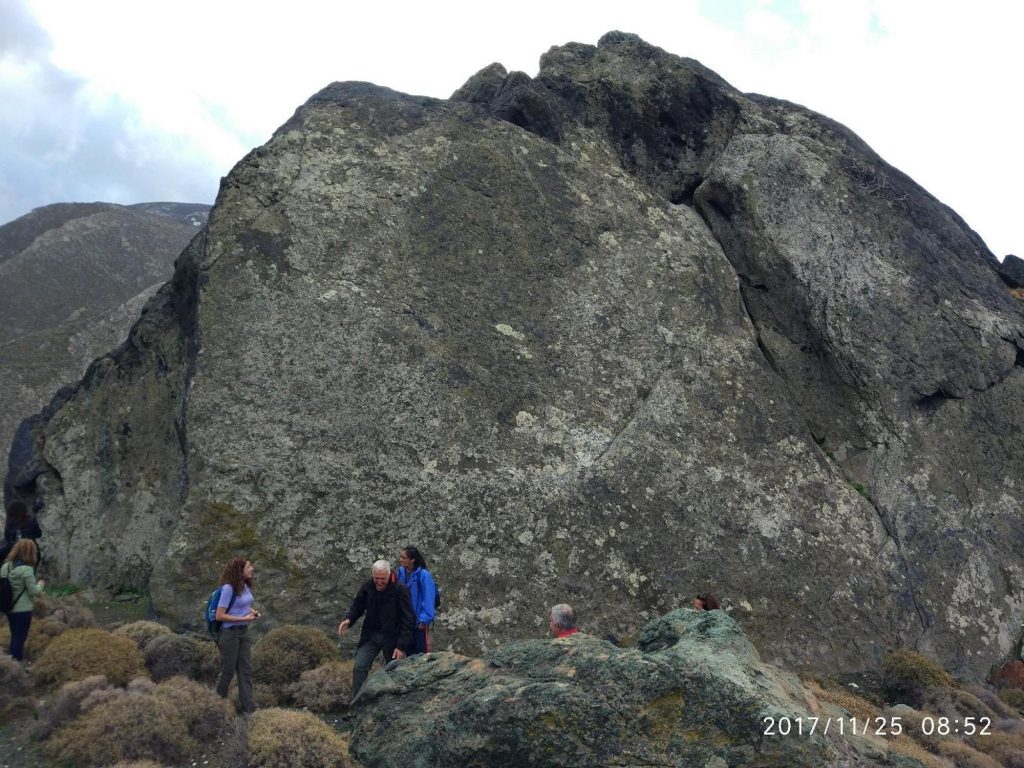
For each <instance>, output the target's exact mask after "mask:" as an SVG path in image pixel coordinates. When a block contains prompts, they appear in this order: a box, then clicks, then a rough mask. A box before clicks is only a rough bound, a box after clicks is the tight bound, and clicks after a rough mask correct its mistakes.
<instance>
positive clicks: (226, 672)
mask: <svg viewBox="0 0 1024 768" xmlns="http://www.w3.org/2000/svg"><path fill="white" fill-rule="evenodd" d="M217 646H218V647H219V648H220V676H219V677H218V678H217V694H218V695H219V696H220V697H221V698H222V699H226V698H227V696H228V690H229V689H230V688H231V678H232V677H234V675H235V674H236V673H237V674H238V702H239V704H241V705H242V711H243V712H255V711H256V701H255V699H253V697H252V641H251V640H250V639H249V628H248V627H240V628H238V629H228V628H227V627H224V628H222V629H221V631H220V635H219V636H218V637H217Z"/></svg>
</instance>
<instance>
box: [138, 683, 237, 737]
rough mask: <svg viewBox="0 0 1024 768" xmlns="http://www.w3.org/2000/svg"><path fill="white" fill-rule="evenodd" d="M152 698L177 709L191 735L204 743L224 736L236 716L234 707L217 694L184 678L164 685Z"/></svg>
mask: <svg viewBox="0 0 1024 768" xmlns="http://www.w3.org/2000/svg"><path fill="white" fill-rule="evenodd" d="M152 695H153V696H156V697H157V698H159V699H163V700H164V701H167V702H169V703H170V704H172V705H174V706H175V707H177V709H178V711H179V712H180V713H181V715H182V716H183V717H184V718H185V727H186V728H187V729H188V732H189V733H190V734H191V735H192V736H193V737H195V738H196V739H197V740H198V741H200V742H202V743H204V744H205V743H208V742H210V741H212V740H213V739H215V738H216V737H217V736H218V735H220V734H222V733H224V732H225V731H226V730H227V729H228V728H229V726H230V724H231V722H232V721H233V720H234V717H235V712H234V708H233V707H232V706H231V704H229V703H228V702H227V701H226V700H224V699H222V698H221V697H220V696H218V695H217V692H216V691H214V690H213V689H212V688H209V687H208V686H205V685H201V684H200V683H197V682H195V681H194V680H188V679H187V678H184V677H172V678H171V679H170V680H167V681H165V682H163V683H160V685H158V686H156V687H155V688H154V689H153V693H152Z"/></svg>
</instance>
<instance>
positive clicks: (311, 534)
mask: <svg viewBox="0 0 1024 768" xmlns="http://www.w3.org/2000/svg"><path fill="white" fill-rule="evenodd" d="M997 265H998V263H997V262H996V261H995V259H994V258H993V257H992V255H991V254H990V253H989V252H988V251H987V250H986V249H985V247H984V244H983V243H981V241H980V240H979V239H978V238H977V236H976V235H974V234H973V233H972V232H971V231H970V229H969V228H968V227H967V226H966V225H965V224H964V223H963V222H962V221H961V220H960V219H959V218H958V217H957V216H956V215H955V214H954V213H953V212H952V211H950V210H949V209H947V208H945V207H944V206H942V205H941V204H940V203H939V202H938V201H936V200H934V199H933V198H932V197H930V196H929V195H928V194H927V193H926V192H925V191H923V190H921V189H920V188H919V187H917V186H916V185H914V184H913V182H912V181H911V180H909V179H907V178H906V177H905V176H903V175H902V174H900V173H899V172H898V171H896V170H895V169H892V168H891V167H889V166H887V165H886V164H885V163H884V162H883V161H882V160H881V159H880V158H878V157H877V155H875V154H874V153H873V152H872V151H871V150H870V149H869V148H868V147H867V146H865V145H864V144H863V142H861V141H860V140H859V139H858V138H857V137H856V136H854V135H853V134H852V133H850V132H849V131H848V130H847V129H845V128H843V127H842V126H840V125H837V124H835V123H833V122H832V121H829V120H828V119H827V118H824V117H822V116H820V115H816V114H814V113H811V112H809V111H807V110H805V109H803V108H801V107H798V106H795V105H792V104H787V103H785V102H780V101H776V100H772V99H767V98H764V97H759V96H751V95H745V94H742V93H740V92H738V91H736V90H735V89H733V88H731V87H730V86H729V85H728V84H727V83H725V82H724V81H722V79H721V78H719V77H718V76H716V75H714V73H712V72H710V71H708V70H707V69H705V68H704V67H702V66H700V65H699V64H697V63H696V62H693V61H690V60H687V59H681V58H678V57H675V56H671V55H669V54H667V53H665V52H663V51H661V50H659V49H657V48H654V47H652V46H649V45H647V44H646V43H643V42H642V41H640V40H638V39H637V38H635V37H634V36H631V35H624V34H621V33H613V34H610V35H608V36H606V37H605V38H603V39H602V40H601V41H600V43H599V44H598V45H597V46H596V47H595V46H588V45H579V44H570V45H566V46H562V47H560V48H554V49H552V50H551V51H549V52H548V53H547V54H545V55H544V57H543V58H542V60H541V69H540V72H539V74H538V76H537V77H536V78H533V79H530V78H528V77H527V76H525V75H523V74H521V73H511V74H509V73H506V72H505V71H504V69H503V68H501V67H500V66H497V65H494V66H491V67H488V68H486V69H485V70H483V71H482V72H481V73H480V74H479V75H477V76H476V77H474V78H472V79H471V80H470V81H469V82H468V83H467V85H466V86H465V87H464V88H462V89H460V91H459V92H458V93H457V94H456V95H455V97H454V98H453V99H451V100H448V101H440V100H434V99H426V98H421V97H413V96H407V95H403V94H399V93H395V92H393V91H389V90H387V89H385V88H380V87H376V86H372V85H368V84H364V83H339V84H334V85H331V86H329V87H327V88H325V89H324V90H323V91H321V92H320V93H318V94H317V95H315V96H314V97H313V98H312V99H311V100H310V101H309V102H308V103H307V104H306V105H304V106H303V107H302V108H300V109H299V110H298V111H297V112H296V114H295V116H294V117H293V118H292V119H291V120H290V121H288V123H286V124H285V125H284V126H282V128H281V129H280V130H279V131H278V132H277V133H276V134H275V135H274V137H273V138H272V139H271V141H270V142H269V143H268V144H267V145H266V146H264V147H261V148H259V149H257V150H255V151H254V152H252V153H251V154H250V155H249V156H247V157H246V158H245V159H243V160H242V161H241V162H240V163H239V164H238V166H236V168H235V169H234V170H233V171H232V173H231V174H230V175H229V176H228V177H227V178H226V179H225V181H224V183H223V185H222V189H221V192H220V195H219V197H218V201H217V205H216V207H215V209H214V211H213V213H212V215H211V219H210V224H209V229H208V232H207V235H206V237H205V238H203V239H199V240H196V241H194V242H193V244H192V246H191V247H190V248H189V250H188V251H187V253H186V254H184V255H183V258H182V259H181V260H179V263H178V269H177V273H176V276H175V279H174V282H173V283H172V284H171V285H169V286H167V287H165V288H164V289H163V290H162V291H161V293H160V294H159V295H158V297H157V299H156V300H154V302H153V303H152V304H151V309H150V311H149V312H148V313H147V314H146V315H145V316H144V318H143V320H142V321H141V322H140V324H139V325H138V326H137V327H136V329H135V330H134V331H133V333H132V336H131V338H130V339H129V341H128V342H127V344H126V345H124V346H123V347H122V348H120V349H119V350H118V352H117V353H116V354H115V355H113V356H111V357H109V358H107V359H105V360H102V361H99V362H97V364H95V365H94V366H93V367H92V368H91V369H90V372H89V373H88V374H87V376H86V379H85V381H83V383H82V384H81V385H80V386H79V387H78V388H77V390H76V391H75V392H74V393H72V394H71V395H70V397H69V399H68V400H67V402H66V403H65V404H64V405H62V406H61V407H59V408H56V409H55V410H54V412H53V414H52V415H51V416H49V417H48V418H46V419H41V420H40V421H39V422H38V423H37V424H35V425H34V427H33V428H32V429H31V434H30V435H27V436H26V441H25V445H26V446H27V447H26V451H25V452H24V454H22V459H21V460H20V461H19V462H16V463H15V465H12V476H16V477H17V478H18V479H17V481H16V484H17V485H19V487H20V488H23V489H24V488H28V487H30V483H31V484H32V485H33V486H34V489H35V490H34V491H33V492H34V493H36V494H38V495H41V496H43V497H44V498H45V501H46V503H47V509H48V512H47V518H46V521H45V522H46V525H47V529H48V531H49V534H48V535H50V536H51V537H52V539H51V540H56V541H57V542H59V547H58V548H59V555H58V557H57V558H56V559H55V561H54V562H55V564H57V565H59V567H60V568H61V569H62V573H63V575H64V576H65V577H66V578H71V579H74V580H87V581H91V582H94V583H99V584H105V585H117V584H119V583H123V582H125V581H129V582H132V583H143V582H146V581H148V583H149V585H150V587H151V590H152V595H153V599H154V603H155V605H156V606H157V609H158V610H159V611H161V612H162V613H163V614H164V615H166V616H172V617H176V618H178V619H179V620H180V621H181V622H182V623H193V624H194V623H196V622H197V620H198V611H197V608H196V605H197V602H198V600H199V599H200V596H202V595H205V594H206V593H208V591H209V584H210V583H212V582H213V581H215V579H216V576H217V573H218V569H219V567H220V563H221V562H222V561H223V560H224V559H226V558H227V557H228V556H229V555H231V554H234V553H235V552H239V551H241V552H245V553H247V554H249V556H251V557H253V558H254V559H255V560H256V562H257V569H258V571H259V574H260V575H259V579H260V581H259V593H260V598H261V601H262V602H263V603H264V606H265V607H266V609H267V610H265V611H264V613H265V614H266V615H267V616H268V617H274V616H277V617H278V620H286V619H287V620H299V621H303V622H322V623H323V624H325V625H327V624H330V625H333V624H335V623H336V622H337V619H338V617H339V616H340V615H341V613H342V612H343V610H344V608H345V605H346V603H347V600H348V597H349V595H350V594H353V593H354V592H355V589H356V587H357V585H358V584H359V583H360V582H361V581H362V580H363V579H365V578H366V570H367V569H368V568H369V564H370V563H371V561H372V560H374V559H376V558H377V557H380V556H389V555H390V556H392V557H393V556H394V555H395V554H397V550H398V548H399V547H400V546H402V545H404V544H406V543H408V542H413V543H416V544H417V545H419V546H420V548H421V549H422V550H423V551H424V552H425V553H426V555H427V557H428V560H429V561H430V565H431V567H432V570H434V571H435V573H436V574H437V576H438V578H439V581H440V583H441V584H442V587H443V589H444V594H445V604H446V611H445V613H444V615H443V618H442V622H441V626H440V627H439V629H438V632H437V635H436V638H435V640H437V641H439V642H440V643H442V644H448V645H449V646H450V647H452V648H455V649H465V650H480V649H486V648H488V647H490V646H491V645H492V644H493V643H494V642H495V641H496V640H497V639H508V638H511V637H523V636H533V635H535V634H536V633H537V631H538V628H539V627H540V624H541V622H542V619H541V617H542V616H543V615H544V614H545V610H546V608H547V607H548V606H550V605H551V604H553V603H556V602H561V601H563V600H565V599H568V600H569V601H570V602H573V603H574V604H575V605H576V606H577V608H578V609H579V610H580V612H581V615H585V616H588V617H592V623H593V625H601V626H603V627H606V628H607V631H609V632H612V633H614V634H616V635H620V636H623V635H630V634H635V633H636V632H637V628H638V627H639V626H640V625H642V624H643V623H645V622H646V621H647V620H648V619H650V618H651V617H652V616H654V615H656V614H660V613H662V612H664V611H667V610H670V609H671V608H673V607H675V606H676V605H677V604H678V603H679V601H680V595H688V594H692V593H693V592H695V591H697V590H699V589H705V588H710V589H711V590H712V591H715V592H718V593H720V594H722V595H723V596H725V597H726V599H727V604H729V605H731V606H732V607H733V608H734V609H735V616H736V617H737V619H738V620H739V621H740V623H741V624H742V625H743V627H744V628H745V630H746V631H747V632H748V634H749V635H750V637H751V638H752V639H753V640H754V642H756V643H757V644H758V645H759V646H760V647H762V648H764V649H765V650H764V652H765V655H766V657H767V658H768V660H769V661H772V662H784V663H787V664H793V665H799V666H802V667H811V668H814V667H827V668H835V667H840V668H844V669H862V668H865V667H870V666H873V665H874V664H876V663H877V661H878V659H879V658H880V655H881V653H882V652H883V651H884V650H886V649H889V648H892V647H894V646H897V645H911V646H915V647H918V648H920V649H922V650H925V651H927V652H930V653H932V654H934V655H936V656H937V657H938V658H940V659H941V660H942V661H943V663H945V664H946V665H947V666H949V667H951V668H953V669H955V670H957V671H959V672H961V673H963V674H968V675H971V674H974V675H979V674H982V673H983V672H984V671H985V670H987V667H988V664H989V662H990V660H991V659H992V658H998V657H999V656H1001V655H1002V653H1003V652H1004V651H1005V650H1006V649H1008V648H1009V646H1010V645H1011V644H1012V642H1013V640H1014V638H1015V630H1016V622H1017V621H1018V616H1019V615H1020V612H1021V609H1022V607H1024V599H1022V595H1024V570H1022V569H1021V567H1020V566H1019V565H1018V564H1017V558H1016V552H1017V551H1019V548H1020V544H1021V543H1022V542H1024V527H1022V521H1021V517H1020V515H1019V509H1020V504H1021V501H1022V497H1024V489H1022V487H1021V480H1020V478H1021V477H1022V476H1024V473H1022V472H1021V469H1022V467H1024V443H1022V442H1021V441H1020V440H1019V435H1020V434H1021V428H1022V427H1024V414H1022V411H1021V402H1024V401H1022V397H1021V395H1022V394H1024V389H1022V388H1024V371H1022V365H1024V362H1022V361H1024V354H1022V352H1021V349H1022V348H1024V340H1022V329H1024V312H1022V304H1021V302H1020V301H1018V300H1016V299H1015V298H1014V297H1013V296H1012V295H1011V294H1010V293H1009V289H1008V287H1007V286H1006V284H1005V283H1004V282H1003V281H1002V280H1001V279H1000V277H999V275H998V274H997V272H996V267H997ZM29 449H30V450H29ZM271 620H273V619H271Z"/></svg>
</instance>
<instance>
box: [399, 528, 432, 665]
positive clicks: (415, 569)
mask: <svg viewBox="0 0 1024 768" xmlns="http://www.w3.org/2000/svg"><path fill="white" fill-rule="evenodd" d="M398 562H399V563H400V565H399V568H398V574H397V575H398V581H399V582H400V583H402V584H404V585H405V586H406V587H407V588H408V589H409V594H410V596H411V597H412V613H413V616H414V617H415V619H416V628H415V629H414V630H413V633H412V645H410V646H409V647H408V648H407V649H405V655H406V656H412V655H413V654H414V653H429V652H430V625H431V624H433V623H434V614H435V612H436V607H437V586H436V585H435V584H434V577H433V576H432V575H431V574H430V571H428V570H427V561H426V560H424V559H423V555H421V554H420V551H419V550H418V549H416V547H414V546H412V545H410V546H408V547H406V548H405V549H403V550H402V552H401V554H400V555H399V556H398Z"/></svg>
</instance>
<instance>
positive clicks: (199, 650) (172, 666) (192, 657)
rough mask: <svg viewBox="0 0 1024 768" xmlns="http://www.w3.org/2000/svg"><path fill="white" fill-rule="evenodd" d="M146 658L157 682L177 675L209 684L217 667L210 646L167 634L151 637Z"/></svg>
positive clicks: (217, 662)
mask: <svg viewBox="0 0 1024 768" xmlns="http://www.w3.org/2000/svg"><path fill="white" fill-rule="evenodd" d="M145 657H146V668H147V669H148V670H149V672H150V674H151V675H152V676H153V679H154V680H156V681H157V682H159V681H161V680H167V679H168V678H171V677H174V676H176V675H183V676H185V677H190V678H193V679H196V680H205V681H207V682H212V681H213V679H214V678H215V677H216V676H217V671H218V668H219V666H220V656H219V654H218V652H217V647H216V646H215V645H214V644H213V643H210V642H203V641H200V640H196V639H195V638H192V637H187V636H185V635H173V634H170V633H168V634H165V635H159V636H157V637H154V638H152V639H151V640H150V641H149V643H148V644H147V645H146V647H145Z"/></svg>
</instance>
